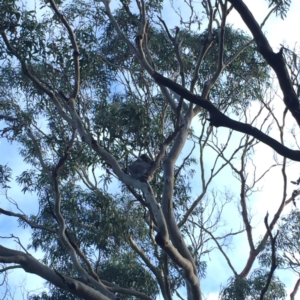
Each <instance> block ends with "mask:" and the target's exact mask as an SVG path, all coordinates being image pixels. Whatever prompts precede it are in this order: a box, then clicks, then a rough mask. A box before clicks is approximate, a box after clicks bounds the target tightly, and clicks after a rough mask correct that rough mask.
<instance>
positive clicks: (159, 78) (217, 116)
mask: <svg viewBox="0 0 300 300" xmlns="http://www.w3.org/2000/svg"><path fill="white" fill-rule="evenodd" d="M153 78H154V80H155V81H156V82H157V83H158V84H162V85H164V86H166V87H168V88H169V89H171V90H172V91H174V92H176V93H177V94H178V95H180V96H182V97H184V98H185V99H186V100H188V101H190V102H192V103H194V104H197V105H199V106H201V107H202V108H204V109H206V110H208V111H209V113H210V125H211V126H215V127H226V128H231V129H233V130H235V131H238V132H242V133H246V134H249V135H251V136H253V137H254V138H256V139H258V140H259V141H261V142H262V143H264V144H266V145H268V146H270V147H271V148H272V149H273V150H275V151H276V152H277V153H278V154H280V155H282V156H284V157H286V158H289V159H291V160H294V161H300V151H298V150H292V149H289V148H287V147H286V146H284V145H282V144H281V143H279V142H278V141H276V140H275V139H273V138H271V137H270V136H269V135H267V134H265V133H263V132H262V131H260V130H258V129H257V128H255V127H253V126H251V125H249V124H245V123H242V122H238V121H235V120H232V119H231V118H229V117H227V116H226V115H225V114H223V113H222V112H221V111H219V110H218V109H217V108H216V107H215V106H214V105H213V104H212V103H211V102H209V101H208V100H207V99H205V98H203V97H200V96H197V95H194V94H192V93H191V92H189V91H188V90H187V89H185V88H183V87H182V86H180V85H179V84H177V83H176V82H174V81H172V80H170V79H168V78H166V77H164V76H163V75H161V74H159V73H157V72H155V73H154V74H153ZM299 116H300V111H299Z"/></svg>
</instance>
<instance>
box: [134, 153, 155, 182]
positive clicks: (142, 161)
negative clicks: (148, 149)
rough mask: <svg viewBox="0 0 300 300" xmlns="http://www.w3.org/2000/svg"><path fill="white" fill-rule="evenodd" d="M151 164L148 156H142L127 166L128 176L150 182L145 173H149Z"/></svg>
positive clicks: (151, 161)
mask: <svg viewBox="0 0 300 300" xmlns="http://www.w3.org/2000/svg"><path fill="white" fill-rule="evenodd" d="M153 163H154V161H153V160H152V159H151V158H150V157H149V156H148V155H146V154H142V155H141V156H140V157H139V158H138V159H137V160H135V161H134V162H133V163H132V164H131V165H130V166H129V174H130V175H131V176H132V177H133V178H135V179H144V180H147V179H148V181H150V180H151V178H150V179H149V178H147V175H148V174H147V173H148V172H149V170H150V168H151V167H152V165H153Z"/></svg>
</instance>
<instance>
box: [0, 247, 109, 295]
mask: <svg viewBox="0 0 300 300" xmlns="http://www.w3.org/2000/svg"><path fill="white" fill-rule="evenodd" d="M0 262H2V263H13V264H18V265H20V266H21V267H22V268H23V269H24V271H26V272H28V273H32V274H36V275H38V276H40V277H42V278H44V279H46V280H47V281H49V282H51V283H52V284H54V285H55V286H57V287H59V288H61V289H63V290H65V291H68V292H70V293H72V294H73V295H75V296H78V297H80V298H82V299H89V300H110V299H114V298H108V297H106V296H104V295H102V294H101V293H100V292H98V291H96V290H95V289H94V288H92V287H89V286H87V285H85V284H84V283H82V282H80V281H77V280H75V279H73V278H70V277H67V276H65V275H62V274H60V273H58V272H56V271H55V270H52V269H50V268H49V267H47V266H45V265H43V264H42V263H40V262H39V261H38V260H37V259H35V258H34V257H33V256H31V255H30V254H26V253H24V252H21V251H17V250H12V249H9V248H6V247H3V246H1V245H0Z"/></svg>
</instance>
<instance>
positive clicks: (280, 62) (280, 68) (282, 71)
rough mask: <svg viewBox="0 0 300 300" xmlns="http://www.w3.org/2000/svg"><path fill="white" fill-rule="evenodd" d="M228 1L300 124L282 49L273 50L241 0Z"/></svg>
mask: <svg viewBox="0 0 300 300" xmlns="http://www.w3.org/2000/svg"><path fill="white" fill-rule="evenodd" d="M229 2H231V4H232V5H233V7H234V8H235V9H236V11H237V12H238V13H239V14H240V16H241V17H242V19H243V21H244V22H245V24H246V25H247V27H248V28H249V30H250V31H251V33H252V35H253V37H254V40H255V42H256V44H257V50H258V51H259V53H260V54H261V55H262V56H263V57H264V59H265V60H266V61H267V63H268V64H269V65H270V66H271V68H272V69H273V70H274V72H275V73H276V75H277V78H278V81H279V85H280V88H281V90H282V93H283V101H284V103H285V105H286V107H287V108H288V109H289V111H290V112H291V114H292V115H293V117H294V118H295V120H296V121H297V123H298V125H300V107H299V100H298V97H297V94H296V92H295V90H294V88H293V84H292V82H291V79H290V76H289V73H288V70H287V67H286V63H285V61H284V58H283V55H282V49H281V50H280V51H279V52H278V53H275V52H274V51H273V49H272V47H271V46H270V44H269V42H268V40H267V38H266V37H265V35H264V34H263V32H262V30H261V28H260V26H259V24H258V23H257V22H256V20H255V18H254V16H253V15H252V13H251V11H250V10H249V9H248V7H247V6H246V4H245V3H244V2H243V1H242V0H229Z"/></svg>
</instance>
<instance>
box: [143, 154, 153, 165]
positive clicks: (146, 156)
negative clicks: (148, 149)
mask: <svg viewBox="0 0 300 300" xmlns="http://www.w3.org/2000/svg"><path fill="white" fill-rule="evenodd" d="M140 159H141V160H142V161H144V162H146V163H147V164H150V165H152V164H153V160H152V159H151V158H150V157H149V156H148V155H147V154H142V155H141V156H140Z"/></svg>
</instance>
